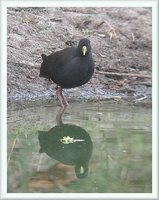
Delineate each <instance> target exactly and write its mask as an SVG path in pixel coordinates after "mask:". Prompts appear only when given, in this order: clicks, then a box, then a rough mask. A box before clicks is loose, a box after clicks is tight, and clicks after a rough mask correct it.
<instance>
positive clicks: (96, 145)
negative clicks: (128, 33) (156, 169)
mask: <svg viewBox="0 0 159 200" xmlns="http://www.w3.org/2000/svg"><path fill="white" fill-rule="evenodd" d="M151 118H152V116H151V108H145V107H139V106H132V105H125V104H116V103H108V102H101V103H98V102H97V103H73V104H71V105H70V107H68V108H67V109H66V110H64V111H63V110H61V109H60V108H59V107H58V106H53V105H52V104H45V105H43V106H34V107H29V108H19V109H16V110H10V111H8V192H9V193H12V192H14V193H19V192H22V193H23V192H48V193H63V192H71V193H72V192H73V193H81V192H82V193H149V192H152V191H151V186H152V185H151V184H152V183H151V182H152V181H151V177H152V176H151V156H152V155H151V147H152V146H151V141H152V140H151V136H152V132H151Z"/></svg>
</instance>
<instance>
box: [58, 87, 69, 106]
mask: <svg viewBox="0 0 159 200" xmlns="http://www.w3.org/2000/svg"><path fill="white" fill-rule="evenodd" d="M56 95H57V98H58V99H59V101H60V104H61V107H65V106H68V105H69V104H68V102H67V99H66V98H65V97H64V96H63V94H62V88H61V87H60V86H57V87H56Z"/></svg>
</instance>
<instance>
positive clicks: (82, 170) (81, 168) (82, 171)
mask: <svg viewBox="0 0 159 200" xmlns="http://www.w3.org/2000/svg"><path fill="white" fill-rule="evenodd" d="M83 173H84V168H83V167H82V166H81V167H80V174H83Z"/></svg>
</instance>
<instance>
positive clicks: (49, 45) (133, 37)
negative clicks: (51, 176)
mask: <svg viewBox="0 0 159 200" xmlns="http://www.w3.org/2000/svg"><path fill="white" fill-rule="evenodd" d="M7 20H8V21H7V24H8V35H7V36H8V44H7V46H8V54H7V60H8V64H7V65H8V68H7V70H8V71H7V72H8V74H7V75H8V101H9V102H10V101H11V102H12V101H23V100H36V99H51V98H52V99H55V85H53V84H50V83H49V81H47V80H46V79H43V78H39V69H40V65H41V62H42V59H41V54H42V53H45V54H46V55H49V54H50V53H52V52H55V51H58V50H61V49H63V48H65V47H68V46H73V45H77V44H78V42H79V40H80V39H81V38H84V37H88V38H89V39H90V40H91V45H92V51H93V58H94V60H95V66H96V72H95V73H94V75H93V77H92V79H91V81H90V82H89V83H87V84H85V85H83V86H81V87H79V88H75V89H68V90H64V94H65V95H66V96H67V97H68V98H69V101H71V100H79V99H85V100H86V99H87V100H96V99H110V98H116V99H117V98H119V99H123V98H132V99H133V100H135V101H142V100H145V99H150V100H151V93H152V92H151V91H152V80H151V73H152V11H151V8H91V7H90V8H68V7H67V8H64V7H61V8H19V7H18V8H9V9H8V12H7ZM101 71H102V72H115V73H127V74H131V73H133V74H134V73H135V74H139V75H140V74H141V75H150V77H140V76H139V77H137V76H126V75H124V76H123V75H120V74H117V75H112V74H110V75H107V74H106V75H105V74H99V72H101Z"/></svg>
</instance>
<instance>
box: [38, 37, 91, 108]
mask: <svg viewBox="0 0 159 200" xmlns="http://www.w3.org/2000/svg"><path fill="white" fill-rule="evenodd" d="M42 59H43V62H42V64H41V68H40V77H44V78H48V79H51V80H52V81H53V82H54V83H56V84H57V86H58V87H57V90H56V94H57V97H58V99H59V100H60V103H61V105H62V106H63V105H67V100H66V99H65V97H64V96H63V95H62V88H74V87H78V86H81V85H83V84H85V83H87V82H88V81H89V80H90V78H91V77H92V75H93V72H94V61H93V58H92V52H91V45H90V40H89V39H86V38H83V39H81V40H80V41H79V44H78V46H77V47H68V48H65V49H63V50H61V51H57V52H55V53H52V54H50V55H49V56H46V55H45V54H42Z"/></svg>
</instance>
